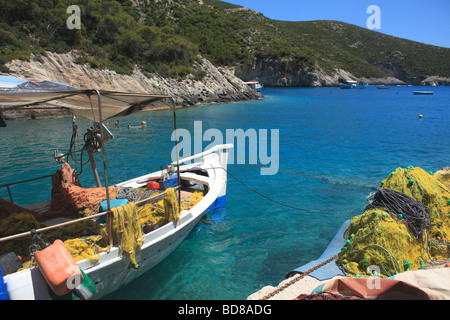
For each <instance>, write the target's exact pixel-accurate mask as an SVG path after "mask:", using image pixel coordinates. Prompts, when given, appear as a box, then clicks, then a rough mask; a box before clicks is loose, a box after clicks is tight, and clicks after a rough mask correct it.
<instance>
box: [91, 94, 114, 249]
mask: <svg viewBox="0 0 450 320" xmlns="http://www.w3.org/2000/svg"><path fill="white" fill-rule="evenodd" d="M95 91H96V92H97V97H98V115H99V118H100V119H99V124H100V138H101V142H102V158H103V167H104V170H105V191H106V202H107V204H108V217H109V219H108V220H109V225H108V229H109V231H108V232H109V245H110V248H112V245H113V237H112V217H113V216H112V212H111V203H110V201H109V184H108V170H107V167H106V155H105V145H104V135H105V133H104V128H103V114H102V99H101V94H100V91H98V90H95Z"/></svg>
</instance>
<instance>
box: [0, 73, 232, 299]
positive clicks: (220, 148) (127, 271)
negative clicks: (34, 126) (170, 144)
mask: <svg viewBox="0 0 450 320" xmlns="http://www.w3.org/2000/svg"><path fill="white" fill-rule="evenodd" d="M1 78H2V77H0V84H1V83H2V79H1ZM3 80H5V81H6V85H3V86H1V85H0V112H1V111H3V110H7V109H12V108H22V107H23V106H29V105H39V104H47V105H55V106H63V107H65V108H68V109H69V110H71V111H72V112H73V114H74V115H76V116H80V117H84V118H87V119H89V120H91V121H92V122H93V123H94V125H93V127H92V128H90V129H88V133H87V135H86V136H87V139H86V145H85V147H84V149H85V151H87V152H88V153H89V159H90V160H91V161H90V162H91V166H92V169H93V173H94V177H95V180H96V182H97V188H93V189H95V190H100V189H101V190H103V191H104V193H105V195H106V199H101V200H102V202H101V203H98V204H96V208H97V210H93V212H91V213H88V214H86V215H85V216H84V217H81V218H80V217H79V216H77V217H76V218H75V217H69V218H68V217H67V216H61V217H59V216H56V217H54V216H53V217H52V219H49V220H47V221H46V220H45V219H43V220H42V221H43V223H44V224H45V225H46V227H44V228H40V229H32V230H29V231H26V232H23V233H20V234H14V235H11V236H7V237H3V238H1V239H0V246H2V245H3V244H4V243H6V242H7V241H11V240H13V239H21V237H28V238H29V237H30V235H31V236H32V239H33V244H32V246H30V250H31V248H32V247H33V246H34V247H33V248H36V246H38V249H40V250H38V251H33V252H32V254H31V257H32V259H33V257H34V259H35V260H34V262H35V263H30V264H29V267H22V268H16V269H18V270H12V271H9V272H5V271H6V270H5V269H6V268H2V269H3V273H4V274H3V277H0V299H1V298H3V299H8V300H48V299H63V298H64V299H82V300H87V299H100V298H102V297H105V296H107V295H108V294H110V293H112V292H114V291H116V290H117V289H119V288H121V287H122V286H124V285H127V284H129V283H130V282H131V281H133V280H135V279H137V278H138V277H140V276H142V275H143V274H145V273H146V272H148V271H149V270H151V269H152V268H153V267H154V266H156V265H157V264H158V263H160V262H161V261H162V260H164V259H165V258H166V257H167V256H169V255H170V254H171V253H172V252H173V251H174V250H175V249H176V248H177V247H178V246H179V245H180V244H181V243H182V242H183V240H184V239H185V238H186V236H187V235H188V234H189V233H190V231H191V230H192V229H193V228H194V227H195V226H196V225H197V223H198V222H199V221H200V219H202V218H203V217H204V215H205V214H206V213H207V212H208V211H210V210H214V209H215V208H218V207H221V206H224V205H225V202H226V186H227V171H226V169H227V161H228V151H227V150H228V149H230V148H232V147H233V145H232V144H231V145H230V144H226V145H216V146H214V147H212V148H210V149H209V150H206V151H204V152H202V153H200V154H196V155H194V156H191V157H188V158H184V159H180V158H179V157H178V142H176V150H177V156H176V160H174V161H172V160H171V161H170V164H168V165H167V166H166V168H165V169H163V168H161V169H160V170H155V171H154V172H151V171H150V172H149V173H148V174H144V175H142V176H139V177H130V179H129V180H126V181H123V182H121V183H118V184H117V185H115V186H109V184H108V174H107V165H106V157H105V146H106V144H107V142H108V141H109V140H111V139H113V138H114V137H113V135H112V134H111V133H110V132H109V130H108V129H107V128H106V127H105V126H104V125H103V121H106V120H107V119H110V118H111V117H116V116H124V115H128V114H131V113H133V112H136V111H139V110H140V109H141V108H142V107H143V106H146V105H148V104H149V103H152V102H154V101H158V100H162V99H167V100H169V101H172V103H173V113H174V127H175V131H174V132H175V133H176V111H175V103H174V99H173V98H172V97H171V96H168V95H155V94H143V93H125V92H112V91H101V90H96V89H88V90H84V89H77V88H75V87H72V86H68V85H66V84H62V83H57V82H52V81H39V80H34V79H32V80H29V79H19V78H13V77H7V78H4V79H3ZM5 81H4V82H3V83H5ZM0 130H7V128H1V129H0ZM176 140H178V139H177V138H176ZM77 152H79V150H77ZM95 152H99V153H100V152H101V154H102V157H103V163H104V170H103V171H104V182H105V186H104V187H101V181H100V179H99V174H98V170H97V167H96V165H95V161H94V158H93V157H92V154H93V153H95ZM73 154H75V150H72V149H71V150H70V151H69V152H68V153H67V154H61V153H60V152H55V154H54V157H55V160H56V161H57V162H60V163H62V164H61V169H60V170H58V172H61V171H62V170H63V166H64V167H65V168H67V167H68V163H67V162H65V161H64V159H66V158H69V157H68V156H69V155H70V156H71V157H72V156H73ZM58 172H57V173H58ZM72 172H73V171H72ZM73 176H74V177H76V172H75V173H73ZM44 178H45V177H44ZM47 178H48V176H47ZM53 179H54V176H52V183H53V182H54V180H53ZM30 180H35V179H29V180H27V181H20V182H17V184H21V183H22V182H24V183H26V182H28V181H30ZM74 180H76V179H74ZM14 184H16V183H9V184H5V185H2V186H0V187H5V188H7V189H8V193H9V195H10V199H9V201H6V200H3V199H0V200H3V202H1V203H0V204H3V205H4V206H3V207H5V206H6V205H10V206H12V207H17V206H15V205H14V203H13V197H12V194H11V192H10V188H9V187H10V186H11V185H14ZM71 187H72V188H75V187H76V188H79V187H78V186H71ZM114 188H115V189H114ZM122 189H124V190H128V191H130V190H131V191H137V190H140V191H139V192H141V195H140V196H139V198H138V199H139V200H129V199H126V198H125V199H123V198H122V199H117V198H116V199H114V196H113V193H112V191H111V190H122ZM82 190H83V191H86V192H88V191H89V192H90V190H91V189H82ZM169 191H173V194H174V196H175V200H173V198H172V201H171V199H167V198H168V194H170V193H169ZM53 193H54V190H52V199H50V200H47V201H43V202H38V203H35V204H31V205H27V206H24V207H23V208H21V209H24V210H27V211H28V212H33V214H34V215H35V216H36V217H38V215H39V214H41V213H42V214H44V215H45V213H46V212H49V209H51V207H52V200H53ZM117 193H118V192H117ZM196 194H199V196H198V199H197V201H196V202H192V203H193V204H192V206H191V205H190V204H187V205H184V209H182V207H183V201H185V200H186V199H192V196H193V195H196ZM116 197H117V194H116ZM156 201H163V202H164V208H163V209H162V210H163V211H164V210H166V211H167V208H166V201H167V203H168V205H172V206H173V207H174V208H175V207H177V208H178V216H177V219H174V220H170V221H167V222H164V223H162V224H161V225H158V226H156V225H152V224H140V219H139V216H136V218H135V219H128V220H129V221H122V224H121V226H122V228H128V226H130V225H133V226H135V227H136V226H137V227H136V229H138V231H139V232H138V234H139V235H140V238H139V239H138V240H139V244H138V245H137V246H136V247H135V252H132V251H130V250H128V251H126V250H125V248H124V247H122V243H121V242H120V241H119V242H117V243H116V242H115V241H114V239H113V238H114V237H113V235H116V236H117V237H122V236H123V237H125V235H124V230H123V229H122V230H113V228H114V223H115V222H118V221H119V220H124V219H125V218H124V217H128V216H125V213H124V212H125V211H126V210H128V209H125V208H135V207H137V206H138V204H139V205H141V204H142V205H145V206H147V205H149V206H150V207H151V206H153V207H155V206H157V203H156ZM98 202H100V200H98ZM177 205H178V206H177ZM1 209H2V206H0V217H4V215H2V212H1ZM120 210H122V211H120ZM121 212H122V214H123V215H121ZM127 212H128V211H127ZM134 214H136V211H134ZM105 217H106V219H105ZM132 217H135V216H132ZM130 218H131V216H130ZM133 220H135V221H136V222H134V221H133ZM81 221H88V222H89V223H94V224H99V225H100V226H103V227H104V229H105V230H106V232H107V233H108V234H109V235H110V239H109V244H110V245H109V246H108V248H107V250H103V251H101V252H98V253H96V259H88V258H86V259H78V260H77V261H76V264H75V267H74V270H72V271H71V273H70V277H67V279H66V280H64V283H63V282H61V283H60V284H55V282H56V280H53V277H54V276H55V274H56V273H57V274H69V273H68V272H69V271H68V270H61V267H58V265H59V264H60V262H61V261H62V260H64V259H66V258H65V257H64V255H63V254H61V255H59V256H57V258H56V260H57V263H53V265H52V263H51V262H47V263H46V264H45V261H44V258H47V257H48V256H49V255H47V256H46V255H45V254H44V252H47V250H50V249H49V248H51V249H52V250H53V249H54V250H56V248H59V249H58V250H63V251H64V249H65V246H66V247H67V244H65V246H61V245H60V242H61V241H58V240H55V241H54V242H53V243H52V244H51V243H44V242H45V241H46V239H44V238H43V235H44V234H45V232H46V231H48V230H49V229H51V230H58V228H63V227H66V226H69V225H74V223H80V222H81ZM127 230H128V229H126V230H125V231H127ZM130 230H131V229H130ZM136 238H137V236H136ZM39 240H40V241H41V242H42V244H40V243H39ZM135 240H136V239H135ZM35 241H36V243H35ZM39 245H40V247H39ZM57 245H59V247H58V246H57ZM61 248H62V249H61ZM77 248H78V247H77ZM55 252H59V251H55ZM131 254H133V257H134V259H132V258H131ZM12 256H13V260H14V258H16V260H17V257H16V256H15V254H14V253H12ZM38 258H39V259H38ZM67 260H68V261H69V260H70V261H72V260H71V257H67ZM32 261H33V260H32ZM40 261H44V262H42V263H40ZM36 263H37V266H36ZM19 264H21V263H19ZM71 267H72V265H71ZM48 268H50V270H51V271H50V272H49V273H48V271H47V270H48ZM55 268H59V269H55ZM67 269H68V268H67ZM72 269H73V268H72ZM78 269H79V270H78ZM6 273H8V274H6ZM78 274H81V277H79V278H75V275H78ZM77 281H78V282H77ZM60 285H64V290H66V289H67V290H66V291H63V290H61V291H58V290H59V289H60V287H59V286H60ZM55 288H56V289H58V290H56V289H55Z"/></svg>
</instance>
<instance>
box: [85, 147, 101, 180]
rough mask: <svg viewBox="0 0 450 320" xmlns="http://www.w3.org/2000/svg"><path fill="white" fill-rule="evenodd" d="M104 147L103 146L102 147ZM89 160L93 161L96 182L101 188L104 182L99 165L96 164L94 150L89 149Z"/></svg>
mask: <svg viewBox="0 0 450 320" xmlns="http://www.w3.org/2000/svg"><path fill="white" fill-rule="evenodd" d="M102 149H103V148H102ZM88 155H89V162H90V163H91V167H92V172H93V173H94V178H95V183H96V184H97V187H99V188H101V187H102V183H101V182H100V177H99V176H98V170H97V165H96V164H95V159H94V153H93V152H92V151H88Z"/></svg>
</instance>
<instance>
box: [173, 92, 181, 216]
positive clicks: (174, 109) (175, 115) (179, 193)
mask: <svg viewBox="0 0 450 320" xmlns="http://www.w3.org/2000/svg"><path fill="white" fill-rule="evenodd" d="M172 106H173V125H174V128H175V148H176V153H177V173H178V186H179V187H180V188H178V212H179V213H180V212H181V176H180V155H179V151H178V132H177V112H176V104H175V99H174V98H173V97H172Z"/></svg>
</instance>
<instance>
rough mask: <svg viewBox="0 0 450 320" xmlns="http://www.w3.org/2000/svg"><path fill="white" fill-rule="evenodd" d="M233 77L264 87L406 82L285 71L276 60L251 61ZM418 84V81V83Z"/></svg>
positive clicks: (393, 78) (343, 73)
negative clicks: (258, 82) (254, 80)
mask: <svg viewBox="0 0 450 320" xmlns="http://www.w3.org/2000/svg"><path fill="white" fill-rule="evenodd" d="M235 75H236V76H237V77H239V78H241V79H244V80H250V79H256V80H259V81H260V82H261V83H262V84H263V85H264V86H266V87H337V86H339V84H340V83H342V82H344V81H347V80H363V81H366V82H367V83H368V84H369V85H381V84H385V85H405V84H406V82H405V81H402V80H400V79H399V77H397V74H392V76H390V77H388V76H386V77H384V78H357V77H356V76H354V75H353V74H351V73H350V72H348V71H346V70H342V69H336V70H334V72H332V73H331V74H330V72H325V71H323V70H322V69H321V68H320V66H318V65H316V68H315V70H313V71H310V70H307V69H303V70H301V69H300V70H285V66H284V65H283V63H282V62H280V61H278V60H268V59H266V60H263V59H253V60H252V61H250V62H248V63H246V64H242V65H239V66H237V67H236V68H235ZM419 82H420V81H419Z"/></svg>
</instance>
